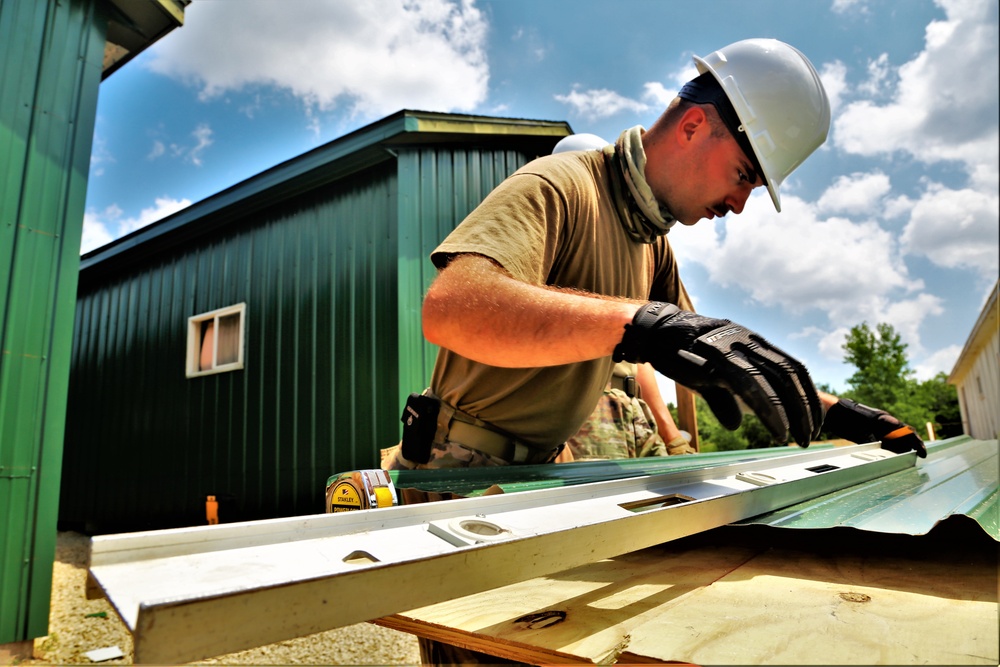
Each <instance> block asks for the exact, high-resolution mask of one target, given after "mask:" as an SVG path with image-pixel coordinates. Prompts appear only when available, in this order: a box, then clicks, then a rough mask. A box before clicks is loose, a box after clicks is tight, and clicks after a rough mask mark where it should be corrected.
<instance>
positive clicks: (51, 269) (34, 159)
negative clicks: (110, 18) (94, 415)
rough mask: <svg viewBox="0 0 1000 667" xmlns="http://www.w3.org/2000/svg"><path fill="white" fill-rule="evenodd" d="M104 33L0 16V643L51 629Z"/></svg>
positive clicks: (71, 14)
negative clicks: (81, 260)
mask: <svg viewBox="0 0 1000 667" xmlns="http://www.w3.org/2000/svg"><path fill="white" fill-rule="evenodd" d="M106 27H107V24H106V21H105V20H104V19H103V18H102V17H100V16H98V15H97V14H96V13H95V3H94V2H91V1H90V0H73V1H70V2H55V1H54V0H50V1H49V2H39V1H38V0H3V3H2V4H0V63H2V65H0V160H2V161H3V165H2V168H0V263H2V265H3V267H4V270H3V271H0V312H2V313H3V316H2V317H3V320H2V322H0V341H2V350H3V355H2V357H0V644H2V643H5V642H12V641H21V640H25V639H31V638H33V637H38V636H42V635H44V634H46V632H47V630H48V615H49V596H50V591H51V581H52V562H53V559H54V556H55V524H56V509H57V502H56V500H57V498H58V492H59V474H60V468H61V462H62V446H63V425H64V423H65V422H64V419H65V405H66V392H67V382H68V371H69V356H70V345H71V338H70V332H71V329H72V318H73V301H74V297H75V292H76V284H77V270H78V267H79V248H80V235H81V229H82V225H81V223H82V220H83V209H84V204H85V196H86V187H87V165H88V163H89V159H90V147H91V140H92V133H93V127H94V115H95V113H96V108H97V88H98V84H99V82H100V74H101V60H102V55H103V47H104V31H105V30H106Z"/></svg>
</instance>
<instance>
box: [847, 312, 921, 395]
mask: <svg viewBox="0 0 1000 667" xmlns="http://www.w3.org/2000/svg"><path fill="white" fill-rule="evenodd" d="M843 348H844V351H845V352H846V354H845V355H844V361H846V362H847V363H849V364H851V365H853V366H854V367H855V368H856V369H857V370H856V371H855V373H854V375H852V376H851V377H849V378H848V379H847V384H848V385H849V386H850V397H851V398H853V399H854V400H856V401H858V402H859V403H864V404H865V405H870V406H872V407H878V408H881V409H883V410H885V409H888V406H891V405H893V404H895V403H896V402H897V400H898V399H900V398H902V397H903V395H904V394H906V393H907V385H908V382H909V380H910V377H911V376H912V375H913V371H912V370H910V367H909V362H908V361H907V358H906V343H903V342H902V341H901V340H900V337H899V334H898V333H896V330H895V329H894V328H893V327H892V325H891V324H885V323H879V324H877V325H876V326H875V330H874V331H873V330H872V329H871V327H869V326H868V323H867V322H862V323H861V324H859V325H857V326H854V327H851V331H850V333H849V334H848V335H847V340H846V341H845V342H844V345H843Z"/></svg>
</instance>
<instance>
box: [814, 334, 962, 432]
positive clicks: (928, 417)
mask: <svg viewBox="0 0 1000 667" xmlns="http://www.w3.org/2000/svg"><path fill="white" fill-rule="evenodd" d="M906 347H907V346H906V343H903V342H902V341H901V340H900V336H899V334H898V333H897V332H896V330H895V329H894V328H893V327H892V325H891V324H886V323H880V324H878V325H876V327H875V330H874V331H873V330H872V329H871V328H870V327H869V326H868V324H867V323H866V322H863V323H861V324H859V325H857V326H855V327H852V328H851V331H850V333H849V334H848V335H847V339H846V341H845V343H844V345H843V348H844V351H845V353H846V354H845V356H844V361H846V362H847V363H849V364H853V365H854V367H855V368H856V369H857V370H856V372H855V373H854V374H853V375H852V376H851V377H850V378H848V380H847V383H848V385H850V389H849V390H848V391H846V392H844V395H845V396H846V397H848V398H853V399H854V400H856V401H858V402H860V403H864V404H865V405H870V406H871V407H873V408H879V409H882V410H885V411H887V412H889V413H890V414H892V415H894V416H895V417H896V418H898V419H899V420H900V421H903V422H905V423H907V424H910V425H911V426H913V427H914V428H915V429H917V433H919V434H920V435H921V437H926V432H925V430H924V428H925V426H926V424H927V423H928V422H930V423H931V424H933V425H934V430H935V434H936V435H937V437H939V438H948V437H952V436H955V435H960V434H961V433H962V423H961V422H962V418H961V414H960V411H959V407H958V395H957V393H956V391H955V387H953V386H952V385H949V384H948V380H947V376H945V374H944V373H938V374H937V376H936V377H933V378H931V379H930V380H925V381H923V382H919V381H917V380H915V379H914V378H913V371H912V370H911V369H910V367H909V360H908V359H907V356H906ZM823 437H824V438H828V437H831V436H830V434H823Z"/></svg>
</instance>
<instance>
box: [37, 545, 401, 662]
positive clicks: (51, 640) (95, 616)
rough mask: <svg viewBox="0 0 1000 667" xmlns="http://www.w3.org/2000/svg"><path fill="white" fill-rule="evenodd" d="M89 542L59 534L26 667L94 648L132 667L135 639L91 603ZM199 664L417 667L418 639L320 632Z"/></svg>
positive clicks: (367, 631)
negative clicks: (44, 631) (45, 605)
mask: <svg viewBox="0 0 1000 667" xmlns="http://www.w3.org/2000/svg"><path fill="white" fill-rule="evenodd" d="M87 545H88V538H87V537H86V536H84V535H81V534H79V533H72V532H60V533H59V536H58V541H57V544H56V562H55V565H54V567H53V572H52V606H51V611H50V612H49V634H48V636H46V637H40V638H38V639H36V640H35V658H34V659H32V660H26V661H24V662H22V663H20V664H22V665H83V664H90V663H91V661H90V660H89V659H88V658H87V657H86V656H85V655H84V654H86V653H87V652H88V651H92V650H94V649H100V648H107V647H112V646H117V647H118V648H119V649H121V651H122V653H123V654H124V657H122V658H118V659H114V660H107V661H104V662H102V663H100V664H105V665H114V664H119V665H121V664H126V665H128V664H132V662H133V660H132V657H133V654H132V637H131V635H130V634H129V632H128V630H127V629H126V628H125V625H124V624H123V623H122V621H121V619H119V618H118V615H117V614H116V613H115V612H114V610H113V609H112V607H111V605H110V604H109V603H108V601H107V600H104V599H100V600H88V599H87V598H86V594H85V588H86V584H87V568H86V563H87ZM198 664H206V665H207V664H223V665H417V664H420V651H419V649H418V648H417V640H416V637H414V636H412V635H408V634H405V633H402V632H396V631H395V630H389V629H387V628H382V627H379V626H376V625H372V624H370V623H359V624H358V625H352V626H349V627H346V628H340V629H337V630H330V631H329V632H321V633H319V634H315V635H310V636H308V637H301V638H299V639H293V640H289V641H283V642H279V643H277V644H271V645H270V646H261V647H258V648H254V649H249V650H246V651H241V652H239V653H230V654H228V655H221V656H216V657H214V658H212V659H209V660H204V661H202V662H200V663H198Z"/></svg>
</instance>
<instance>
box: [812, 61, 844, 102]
mask: <svg viewBox="0 0 1000 667" xmlns="http://www.w3.org/2000/svg"><path fill="white" fill-rule="evenodd" d="M819 78H820V80H821V81H822V82H823V88H824V89H825V90H826V96H827V97H828V98H829V99H830V113H831V114H832V115H836V113H837V110H838V109H839V108H840V101H841V98H842V97H843V95H844V91H845V90H846V89H847V66H846V65H845V64H844V63H842V62H840V61H839V60H837V61H835V62H832V63H824V64H823V66H822V67H820V70H819Z"/></svg>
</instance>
